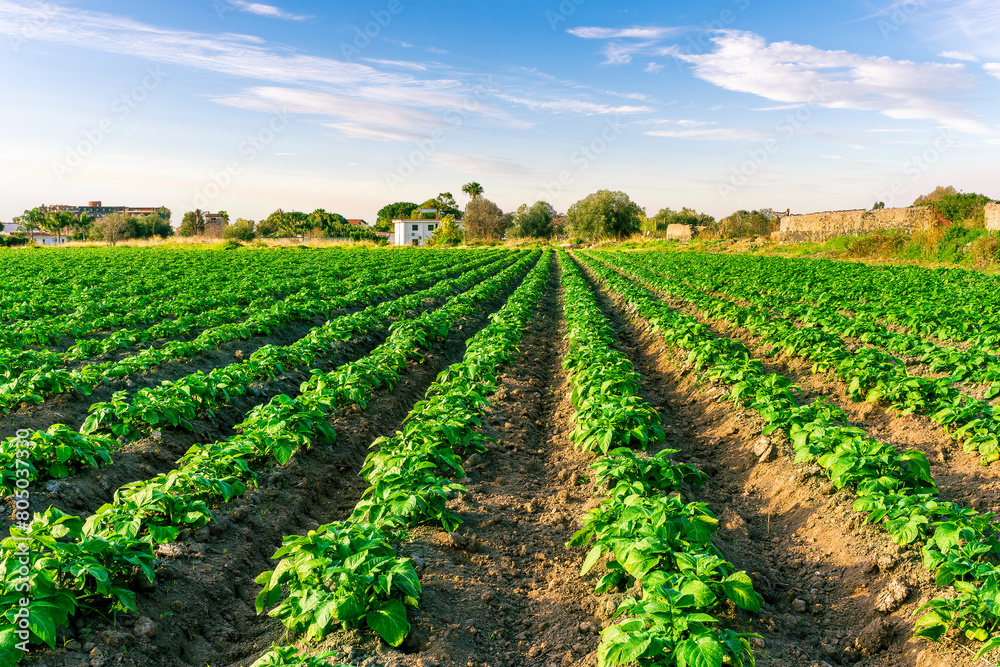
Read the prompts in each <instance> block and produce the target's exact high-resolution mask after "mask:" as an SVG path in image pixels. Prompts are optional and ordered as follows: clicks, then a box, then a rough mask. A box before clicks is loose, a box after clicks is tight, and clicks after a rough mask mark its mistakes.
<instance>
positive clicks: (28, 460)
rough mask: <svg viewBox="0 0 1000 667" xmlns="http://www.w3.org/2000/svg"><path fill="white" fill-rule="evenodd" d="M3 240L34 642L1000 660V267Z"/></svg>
mask: <svg viewBox="0 0 1000 667" xmlns="http://www.w3.org/2000/svg"><path fill="white" fill-rule="evenodd" d="M0 257H2V258H3V260H4V261H3V262H2V263H0V277H2V279H3V282H4V285H5V290H4V292H3V294H2V295H0V311H2V318H3V321H4V326H3V327H2V329H0V438H2V439H3V440H4V442H3V444H2V448H0V458H2V459H3V467H2V477H0V496H2V497H3V499H4V502H5V504H6V506H7V511H6V512H5V513H4V518H3V533H2V535H3V537H4V540H3V542H2V543H0V552H2V553H0V557H2V562H0V575H2V577H0V578H2V586H3V589H2V593H0V607H2V613H3V616H4V618H3V621H2V622H0V664H2V665H8V664H9V665H13V664H23V665H38V666H42V665H45V666H52V667H57V666H58V667H61V666H63V665H67V666H76V665H95V666H105V667H111V666H122V667H125V666H129V667H146V666H158V665H164V666H175V665H176V666H189V665H190V666H202V665H212V666H213V667H221V666H233V667H236V666H241V667H248V666H250V665H257V666H260V667H263V666H277V665H299V664H307V665H311V666H316V665H326V664H330V665H364V666H366V667H374V666H376V665H379V666H386V667H388V666H392V665H395V666H404V665H405V666H421V667H430V666H434V665H437V666H442V667H443V666H445V665H461V666H467V665H468V666H475V667H481V666H484V665H488V666H490V667H500V666H520V665H531V666H535V665H537V666H539V667H541V666H548V665H558V666H560V667H564V666H566V665H608V666H611V665H619V664H639V665H643V666H651V665H663V666H667V665H680V666H681V667H687V666H688V665H690V666H693V667H703V666H704V667H708V666H718V665H722V664H725V665H751V664H757V665H765V666H775V667H776V666H778V665H789V666H795V667H797V666H801V667H812V666H814V665H818V666H822V665H824V663H825V664H826V665H831V666H833V665H866V666H870V667H876V666H878V667H912V666H918V667H944V666H946V665H947V666H950V665H954V666H961V667H965V666H970V667H971V665H979V664H984V662H986V663H989V664H995V663H996V658H997V656H998V655H1000V651H994V650H991V649H994V648H997V647H1000V638H998V639H996V640H994V639H993V638H994V637H1000V633H998V632H997V626H998V625H1000V620H998V619H1000V592H998V590H1000V569H998V557H1000V540H998V536H997V534H996V530H995V528H994V524H993V522H992V519H993V515H992V512H993V511H994V510H995V508H996V506H997V504H998V502H1000V484H998V482H997V477H996V474H995V470H996V466H997V465H1000V463H997V461H998V460H1000V419H998V409H1000V408H998V407H997V401H998V396H1000V305H998V302H997V300H996V298H995V296H994V295H995V294H996V293H997V291H998V287H1000V279H998V278H995V277H991V276H986V275H984V274H980V273H976V272H970V271H964V270H957V269H955V270H944V269H938V270H929V269H920V268H914V267H895V266H869V265H864V264H853V263H840V262H832V261H824V260H802V259H784V258H775V257H755V256H747V255H707V254H698V253H672V252H667V253H660V252H620V251H614V250H600V251H590V250H579V249H573V250H571V251H566V250H563V249H555V250H552V249H548V250H517V251H515V250H507V249H476V250H461V249H458V250H426V249H410V248H402V249H369V248H325V249H311V248H305V247H298V248H296V247H289V248H279V249H250V248H244V249H240V250H236V251H222V250H207V249H180V250H173V249H170V250H168V249H162V248H120V249H114V248H110V249H90V248H85V249H83V248H81V249H65V250H58V251H52V252H34V251H0ZM22 620H23V623H22ZM18 633H21V634H20V635H19V634H18ZM25 640H27V641H28V642H29V645H30V648H31V651H30V652H29V653H28V654H25V653H24V651H23V650H21V648H19V647H18V644H20V643H21V642H23V641H25ZM22 646H23V645H22ZM977 654H978V655H977ZM980 656H984V657H983V658H981V657H980ZM991 659H992V663H990V662H989V661H990V660H991Z"/></svg>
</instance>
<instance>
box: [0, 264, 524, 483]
mask: <svg viewBox="0 0 1000 667" xmlns="http://www.w3.org/2000/svg"><path fill="white" fill-rule="evenodd" d="M487 261H488V260H487ZM505 261H506V260H504V259H501V260H498V261H497V262H494V263H492V264H487V265H486V266H485V267H481V268H479V269H473V270H471V271H468V272H466V273H465V274H464V275H463V276H461V277H459V278H457V279H454V280H440V281H439V282H437V283H435V284H434V285H433V286H432V287H431V288H428V289H427V290H423V291H421V292H417V293H415V294H411V295H409V296H406V297H400V298H399V299H395V300H392V301H387V302H383V303H380V304H377V305H374V306H369V307H368V308H366V309H365V310H363V311H359V312H356V313H353V314H351V315H345V316H342V317H339V318H335V319H334V320H331V321H328V322H327V323H326V324H324V325H323V326H321V327H317V328H315V329H313V330H312V331H310V333H309V334H307V335H306V336H304V337H303V338H301V339H300V340H299V341H297V342H295V343H292V344H291V345H287V346H280V347H279V346H273V345H269V346H265V347H262V348H261V349H259V350H257V351H256V352H255V353H253V354H252V355H250V357H249V358H248V359H246V360H244V361H241V362H237V363H233V364H230V365H228V366H226V367H223V368H216V369H213V370H212V371H210V372H209V373H208V374H204V373H201V372H197V373H193V374H191V375H188V376H185V377H183V378H180V379H178V380H175V381H173V382H165V383H164V384H162V385H160V386H159V387H157V388H155V389H142V390H139V391H138V392H135V394H133V395H132V396H131V399H132V400H131V401H126V393H125V392H116V393H115V394H114V395H113V397H112V399H111V401H110V402H102V403H95V404H93V405H91V407H90V413H91V414H90V416H89V417H88V419H87V421H85V422H84V425H83V427H82V428H81V432H80V433H76V432H74V431H72V430H71V429H68V428H67V427H65V426H63V425H61V424H56V425H54V426H52V427H50V428H49V429H48V431H46V432H41V431H39V432H35V433H34V434H32V435H31V436H30V438H29V439H30V440H31V441H32V442H33V443H34V447H33V450H32V460H31V461H30V462H29V463H28V466H27V470H28V472H29V473H30V477H29V478H28V480H29V481H34V480H36V479H40V478H48V477H55V478H58V477H65V476H67V475H69V474H71V473H72V472H74V471H75V470H76V469H78V468H79V467H80V466H81V465H83V464H91V465H92V463H91V461H92V460H94V459H97V460H104V461H110V458H111V456H110V451H111V448H112V447H113V446H114V441H113V440H111V439H110V438H107V437H105V436H103V435H101V434H100V433H98V431H99V430H107V429H108V428H110V429H111V430H112V431H113V433H114V435H123V434H126V433H133V432H134V431H135V430H136V429H137V427H140V426H141V427H153V426H160V425H163V426H184V427H189V425H190V421H189V420H191V419H193V418H194V417H195V416H196V415H197V414H198V413H199V412H205V411H208V412H210V411H211V410H212V409H213V408H215V407H218V406H219V405H221V404H223V403H224V402H228V401H229V400H230V399H231V398H232V397H233V396H240V395H244V394H246V392H247V391H248V390H249V388H250V386H251V383H253V382H254V381H256V380H262V379H268V378H273V377H274V376H275V374H276V373H279V372H282V371H283V370H284V368H285V367H286V366H301V365H308V364H311V363H312V362H313V361H314V360H316V359H318V358H320V357H321V356H323V355H324V353H326V352H328V351H329V350H330V349H331V346H332V345H335V344H337V343H338V342H342V341H345V340H348V339H349V338H351V337H352V336H355V335H357V334H358V333H360V332H363V331H366V330H368V329H370V328H372V327H375V326H377V325H378V324H379V323H380V322H382V321H384V320H386V319H387V318H391V317H399V316H400V315H402V314H404V313H405V312H406V311H407V310H409V309H412V308H419V307H421V306H422V304H423V301H424V299H428V298H429V299H433V298H439V297H441V296H446V295H448V294H449V293H450V292H451V291H452V290H454V289H462V288H466V287H468V286H469V285H472V284H474V283H475V282H476V281H477V280H480V279H482V278H483V277H485V276H487V275H489V274H490V271H491V270H492V269H494V268H496V267H497V265H498V264H501V263H503V262H505ZM476 263H478V262H473V264H476ZM465 268H466V265H464V264H459V265H458V266H452V267H450V268H446V269H442V270H440V271H437V272H433V273H430V274H417V275H414V276H408V277H406V278H401V279H398V280H396V281H388V282H387V283H385V284H384V285H383V286H382V289H383V290H384V293H386V294H390V293H392V292H398V291H404V290H406V289H408V288H410V287H412V286H413V285H415V284H417V283H422V282H428V281H432V280H434V279H436V278H442V277H444V276H446V275H451V274H453V273H458V272H461V271H462V270H463V269H465ZM362 293H363V294H364V295H365V296H371V292H370V291H369V289H368V287H367V286H363V287H362ZM348 296H349V295H348ZM14 440H15V439H13V438H12V439H9V440H7V441H5V442H4V443H3V444H2V445H0V461H2V462H3V463H5V470H6V471H7V472H6V473H5V477H6V479H5V480H4V481H3V482H0V484H2V486H0V489H2V490H0V493H3V491H4V490H5V491H6V492H7V493H10V492H11V491H13V488H14V482H15V479H14V474H15V473H14V471H15V467H16V466H15V459H16V452H15V450H16V448H17V443H16V442H14ZM22 467H24V466H22Z"/></svg>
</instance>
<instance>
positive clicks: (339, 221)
mask: <svg viewBox="0 0 1000 667" xmlns="http://www.w3.org/2000/svg"><path fill="white" fill-rule="evenodd" d="M306 224H307V226H308V227H309V229H310V230H311V231H313V232H314V233H315V231H316V230H318V231H319V232H322V235H325V236H347V235H348V233H349V232H348V229H347V228H348V227H350V226H351V224H350V223H349V222H347V218H345V217H344V216H342V215H340V214H339V213H328V212H327V211H325V210H323V209H321V208H318V209H316V210H315V211H313V212H312V213H310V214H309V216H308V219H307V221H306ZM317 235H319V234H317Z"/></svg>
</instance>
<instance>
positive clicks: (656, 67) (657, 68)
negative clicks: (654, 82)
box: [643, 63, 664, 74]
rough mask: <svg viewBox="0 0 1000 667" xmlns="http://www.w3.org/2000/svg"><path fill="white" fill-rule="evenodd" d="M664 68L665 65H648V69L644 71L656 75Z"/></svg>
mask: <svg viewBox="0 0 1000 667" xmlns="http://www.w3.org/2000/svg"><path fill="white" fill-rule="evenodd" d="M663 67H664V66H663V65H657V64H656V63H649V64H648V65H646V69H644V70H643V71H644V72H649V73H650V74H656V73H657V72H659V71H660V70H661V69H663Z"/></svg>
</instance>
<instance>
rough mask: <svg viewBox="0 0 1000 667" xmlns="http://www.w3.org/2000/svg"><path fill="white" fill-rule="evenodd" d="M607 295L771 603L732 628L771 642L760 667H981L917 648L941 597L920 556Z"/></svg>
mask: <svg viewBox="0 0 1000 667" xmlns="http://www.w3.org/2000/svg"><path fill="white" fill-rule="evenodd" d="M591 278H593V276H592V275H591ZM602 296H603V297H604V298H605V307H607V308H608V311H609V313H610V314H611V316H612V319H613V321H614V322H615V325H616V328H617V329H618V330H619V331H620V332H621V333H622V340H623V341H624V342H625V344H626V346H627V347H628V349H630V353H629V354H630V358H631V359H632V361H633V363H635V364H636V368H637V369H638V370H639V371H640V372H642V373H643V374H644V375H645V376H646V377H647V378H648V382H647V383H646V385H645V386H646V387H647V389H648V390H649V393H650V400H651V401H652V403H653V404H654V405H659V406H660V409H661V411H662V412H664V413H666V415H667V422H668V423H670V424H671V425H672V428H670V429H668V433H670V435H669V436H668V443H667V445H668V446H669V447H672V448H675V449H679V450H681V452H680V454H679V455H678V456H679V457H680V458H681V459H682V460H687V461H688V462H691V463H694V464H696V465H698V466H699V467H700V468H701V469H702V470H704V471H705V472H707V473H709V474H710V475H711V479H710V481H709V482H708V483H707V484H706V485H705V486H704V487H703V488H702V489H701V490H700V491H699V492H698V493H699V495H700V496H701V499H702V500H704V501H705V502H708V503H709V506H710V508H711V509H712V510H713V512H715V514H716V516H717V517H719V519H720V524H719V526H720V529H719V532H718V534H717V539H716V545H717V546H718V547H719V548H720V549H721V550H722V552H723V554H724V555H725V556H726V558H727V559H728V560H730V561H731V562H732V563H733V564H734V565H736V566H737V568H740V569H744V570H746V571H747V573H748V574H750V576H751V578H752V579H753V581H754V586H755V588H756V589H757V590H758V592H760V593H761V594H762V595H764V596H765V600H766V601H767V604H765V606H764V608H763V609H762V610H761V612H759V613H758V614H756V615H752V617H750V618H747V617H746V615H739V616H731V617H729V618H728V619H727V620H728V622H729V623H730V624H731V625H732V626H733V627H741V626H740V625H739V624H740V623H741V622H742V623H744V624H745V625H743V626H742V627H743V628H744V629H745V630H747V631H752V632H756V633H758V634H760V635H762V636H763V644H762V645H760V644H759V643H758V645H757V646H755V654H756V656H757V664H758V665H761V666H764V667H778V666H779V665H780V666H782V667H784V666H790V667H796V666H799V665H801V666H802V667H813V666H815V665H821V664H822V663H823V662H827V663H829V664H831V665H836V664H849V665H854V664H861V665H865V666H866V667H875V666H879V667H904V666H906V667H912V666H913V665H917V664H919V665H921V666H924V665H927V666H929V665H941V666H942V667H943V665H955V666H956V667H958V666H960V665H970V666H971V665H972V664H974V663H973V662H972V661H971V660H969V655H968V654H967V653H966V652H965V651H964V650H962V649H961V648H956V649H943V648H940V647H937V646H934V645H931V644H928V643H927V642H924V641H918V640H914V639H912V637H911V634H912V627H913V622H914V620H915V617H914V616H913V614H914V612H915V611H916V609H917V608H918V607H919V606H920V605H921V604H922V603H923V602H926V601H927V600H928V599H930V598H931V597H932V596H935V595H938V594H940V593H942V592H943V590H942V589H938V588H937V587H936V586H934V584H933V581H932V578H931V576H930V573H928V572H927V571H926V570H925V569H924V568H923V566H922V564H921V558H920V554H919V551H917V550H916V549H912V548H900V547H898V546H896V545H895V544H894V543H893V542H892V541H891V539H890V538H889V536H888V534H887V533H886V532H885V531H884V530H882V529H881V528H878V527H875V526H869V525H865V524H864V523H863V517H862V515H860V514H858V513H856V512H854V511H853V509H852V504H853V501H854V497H853V496H852V495H851V494H850V493H848V492H846V491H840V492H838V491H836V490H835V489H834V488H833V485H832V484H830V483H829V482H827V480H826V479H825V478H824V477H823V476H822V474H821V472H820V469H819V468H818V467H817V466H803V465H795V464H793V463H792V458H791V446H790V443H789V442H788V440H787V438H785V437H784V436H783V435H780V436H779V435H778V434H772V435H770V436H761V430H762V428H763V426H764V425H765V424H764V422H763V420H762V419H760V418H759V417H758V416H757V415H756V414H754V413H752V412H750V411H747V410H743V409H742V408H739V407H736V408H734V407H733V404H732V402H731V401H729V400H727V399H726V398H725V397H726V396H727V395H728V393H729V390H728V388H725V387H723V386H720V385H713V384H712V383H710V382H709V381H708V380H707V379H702V378H699V377H698V376H697V374H696V373H695V372H693V371H692V370H691V369H689V368H688V367H687V366H686V365H685V363H684V361H685V356H686V355H684V354H679V353H671V351H669V350H667V349H666V348H665V345H664V343H663V341H662V339H660V338H659V337H657V336H654V335H651V334H649V333H648V332H647V331H646V328H645V323H644V322H642V321H641V320H638V318H635V317H634V316H632V315H631V313H630V311H629V310H628V309H627V307H623V305H622V303H621V302H619V301H617V300H615V299H614V298H611V299H609V298H608V295H607V294H603V295H602ZM716 333H717V335H719V334H721V333H722V332H716ZM900 584H903V585H904V586H905V589H906V590H908V594H907V595H906V597H905V599H904V600H903V601H902V603H901V604H900V605H899V606H898V608H896V609H894V611H892V612H891V613H880V612H877V611H876V610H875V602H876V600H877V598H878V597H879V595H880V594H882V593H883V592H885V591H887V590H888V589H889V587H890V586H899V585H900ZM859 649H861V650H859ZM935 661H938V662H935Z"/></svg>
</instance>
